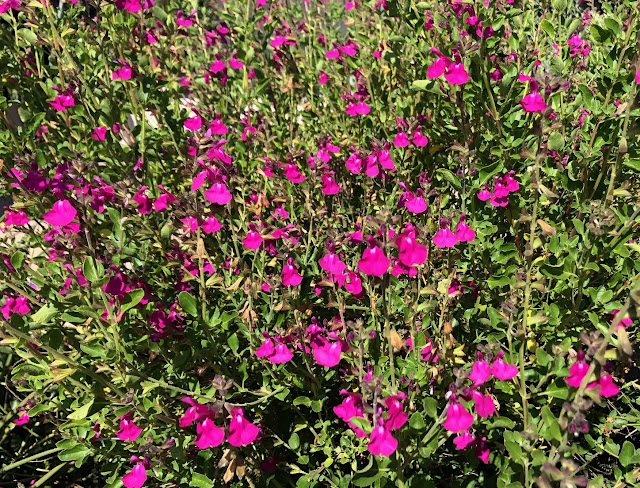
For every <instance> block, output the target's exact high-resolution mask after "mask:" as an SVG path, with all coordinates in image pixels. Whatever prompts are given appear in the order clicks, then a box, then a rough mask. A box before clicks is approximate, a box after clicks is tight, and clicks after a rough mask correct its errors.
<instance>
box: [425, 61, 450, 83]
mask: <svg viewBox="0 0 640 488" xmlns="http://www.w3.org/2000/svg"><path fill="white" fill-rule="evenodd" d="M449 65H451V60H450V59H449V58H447V57H445V56H441V57H439V58H438V59H436V61H435V62H434V63H433V64H432V65H431V66H429V67H428V68H427V78H429V79H430V80H433V79H434V78H439V77H440V76H442V75H443V74H444V71H445V70H446V69H447V67H448V66H449Z"/></svg>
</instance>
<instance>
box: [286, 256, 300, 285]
mask: <svg viewBox="0 0 640 488" xmlns="http://www.w3.org/2000/svg"><path fill="white" fill-rule="evenodd" d="M300 283H302V276H300V273H298V268H296V267H295V266H294V265H293V259H292V258H289V259H288V260H287V264H285V265H284V267H283V268H282V284H283V285H284V286H298V285H299V284H300Z"/></svg>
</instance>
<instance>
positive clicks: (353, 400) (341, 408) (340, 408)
mask: <svg viewBox="0 0 640 488" xmlns="http://www.w3.org/2000/svg"><path fill="white" fill-rule="evenodd" d="M340 394H341V395H347V397H346V398H345V399H344V400H342V403H341V404H340V405H337V406H335V407H333V412H334V413H335V414H336V415H337V416H338V417H339V418H341V419H342V420H344V421H345V422H346V423H347V424H348V425H349V427H351V429H352V430H353V431H354V432H355V434H356V436H358V437H360V438H363V437H366V436H367V434H366V433H365V432H364V430H362V429H360V428H359V427H356V426H355V425H354V424H352V423H351V422H350V420H351V419H352V418H353V417H359V418H364V414H363V413H362V397H361V396H360V395H359V394H358V393H350V392H348V391H347V390H344V389H343V390H340Z"/></svg>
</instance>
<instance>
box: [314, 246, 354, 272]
mask: <svg viewBox="0 0 640 488" xmlns="http://www.w3.org/2000/svg"><path fill="white" fill-rule="evenodd" d="M318 264H319V265H320V267H321V268H322V269H324V270H325V271H327V272H328V273H331V274H336V275H338V274H342V272H343V271H344V270H345V269H347V265H346V264H344V263H343V262H342V261H341V260H340V258H339V257H338V255H337V254H334V253H333V252H331V251H330V252H328V253H327V254H325V255H324V256H323V257H322V258H320V260H319V261H318Z"/></svg>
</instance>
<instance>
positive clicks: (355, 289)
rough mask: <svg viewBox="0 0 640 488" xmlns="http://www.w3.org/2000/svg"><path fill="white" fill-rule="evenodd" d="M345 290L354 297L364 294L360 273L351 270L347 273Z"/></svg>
mask: <svg viewBox="0 0 640 488" xmlns="http://www.w3.org/2000/svg"><path fill="white" fill-rule="evenodd" d="M344 288H345V290H347V291H348V292H350V293H353V294H354V295H359V294H360V293H361V292H362V280H361V279H360V275H358V273H356V272H354V271H351V270H349V271H348V272H347V280H346V282H345V284H344Z"/></svg>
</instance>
